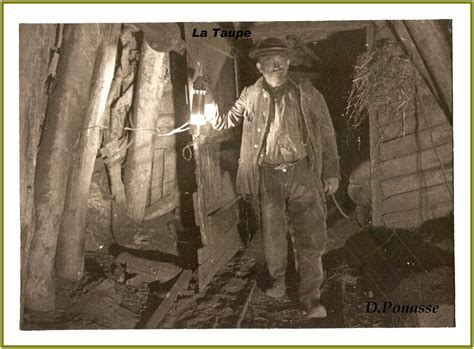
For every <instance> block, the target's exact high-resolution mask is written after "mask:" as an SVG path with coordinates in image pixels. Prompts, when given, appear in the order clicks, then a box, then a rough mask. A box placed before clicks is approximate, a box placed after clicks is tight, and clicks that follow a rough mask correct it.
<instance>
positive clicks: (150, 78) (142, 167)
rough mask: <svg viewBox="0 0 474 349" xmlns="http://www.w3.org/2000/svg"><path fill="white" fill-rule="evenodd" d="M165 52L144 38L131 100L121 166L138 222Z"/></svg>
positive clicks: (146, 183)
mask: <svg viewBox="0 0 474 349" xmlns="http://www.w3.org/2000/svg"><path fill="white" fill-rule="evenodd" d="M167 62H168V54H167V53H163V52H156V51H154V50H153V49H151V48H150V46H149V45H148V44H147V43H146V42H145V41H144V42H142V51H141V56H140V62H139V66H138V75H137V80H136V85H135V98H134V101H133V120H132V121H133V122H132V125H133V126H132V127H133V128H135V130H133V131H132V133H131V138H130V139H131V145H130V147H129V148H128V152H127V161H126V163H125V168H124V184H125V191H126V195H127V200H128V205H127V214H128V216H129V217H130V218H131V219H133V220H134V221H135V222H136V223H138V224H140V223H141V222H142V221H143V218H144V217H145V208H146V206H147V197H148V190H149V187H150V179H151V170H152V159H153V130H154V128H155V127H156V120H157V116H158V110H159V101H160V98H161V95H162V93H163V90H164V87H165V86H166V83H167V81H168V78H169V76H168V69H167V68H168V64H167Z"/></svg>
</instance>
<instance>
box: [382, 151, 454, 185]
mask: <svg viewBox="0 0 474 349" xmlns="http://www.w3.org/2000/svg"><path fill="white" fill-rule="evenodd" d="M440 161H441V163H442V164H443V165H447V164H451V163H452V161H453V145H452V143H447V144H444V145H442V146H439V147H435V148H432V149H426V150H423V151H421V152H419V153H414V154H409V155H405V156H402V157H400V158H396V159H392V160H388V161H384V162H381V163H380V170H381V173H382V176H383V178H384V179H386V178H393V177H397V176H401V175H404V174H408V173H414V172H416V171H425V170H428V169H430V168H435V167H439V166H440Z"/></svg>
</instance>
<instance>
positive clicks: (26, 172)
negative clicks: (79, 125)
mask: <svg viewBox="0 0 474 349" xmlns="http://www.w3.org/2000/svg"><path fill="white" fill-rule="evenodd" d="M57 30H58V31H59V30H60V25H56V24H20V26H19V34H20V81H19V82H20V123H19V124H20V224H21V278H22V292H21V297H22V299H23V297H24V294H25V292H24V282H25V277H26V275H27V266H28V252H29V250H30V246H31V239H32V237H33V234H34V232H35V208H34V192H35V188H34V187H35V185H34V181H35V171H36V155H37V153H38V145H39V141H40V137H41V124H42V123H43V121H44V117H45V114H46V106H47V102H48V90H47V86H46V85H45V83H46V81H47V80H48V79H52V78H53V68H52V64H51V63H52V62H53V60H51V61H50V57H51V50H52V49H53V48H54V47H55V46H56V47H57V46H58V45H60V42H59V40H55V38H56V31H57ZM58 36H59V35H58ZM55 55H57V53H55ZM48 64H49V66H50V68H48ZM50 73H51V74H50ZM55 74H56V71H55V69H54V75H55ZM20 304H21V312H22V311H23V305H24V302H23V300H22V301H20ZM21 318H23V316H21Z"/></svg>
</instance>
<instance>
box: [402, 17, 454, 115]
mask: <svg viewBox="0 0 474 349" xmlns="http://www.w3.org/2000/svg"><path fill="white" fill-rule="evenodd" d="M402 22H403V23H404V24H405V25H406V27H407V30H408V31H409V33H410V36H411V37H412V38H413V42H415V43H416V44H415V46H416V52H418V53H419V54H420V55H421V56H422V59H423V63H422V64H424V65H426V67H427V68H428V69H429V74H430V77H431V78H432V79H433V83H434V86H436V87H437V88H436V92H437V93H439V95H440V97H441V98H440V99H441V101H442V102H441V104H442V107H443V109H445V110H446V109H447V110H446V112H447V114H448V116H449V118H450V123H451V124H452V112H453V96H452V94H453V75H452V69H453V66H452V48H451V44H450V43H449V41H448V38H447V36H446V35H445V31H444V28H442V25H441V23H440V21H435V20H419V21H402ZM405 41H406V40H405ZM405 41H403V40H402V42H403V43H405ZM417 68H418V66H417Z"/></svg>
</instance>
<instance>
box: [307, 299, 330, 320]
mask: <svg viewBox="0 0 474 349" xmlns="http://www.w3.org/2000/svg"><path fill="white" fill-rule="evenodd" d="M303 308H304V311H305V313H306V317H307V318H308V319H324V318H326V317H327V315H328V314H327V311H326V308H325V306H324V305H322V304H321V302H320V301H319V299H313V300H311V301H309V302H304V303H303Z"/></svg>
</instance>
